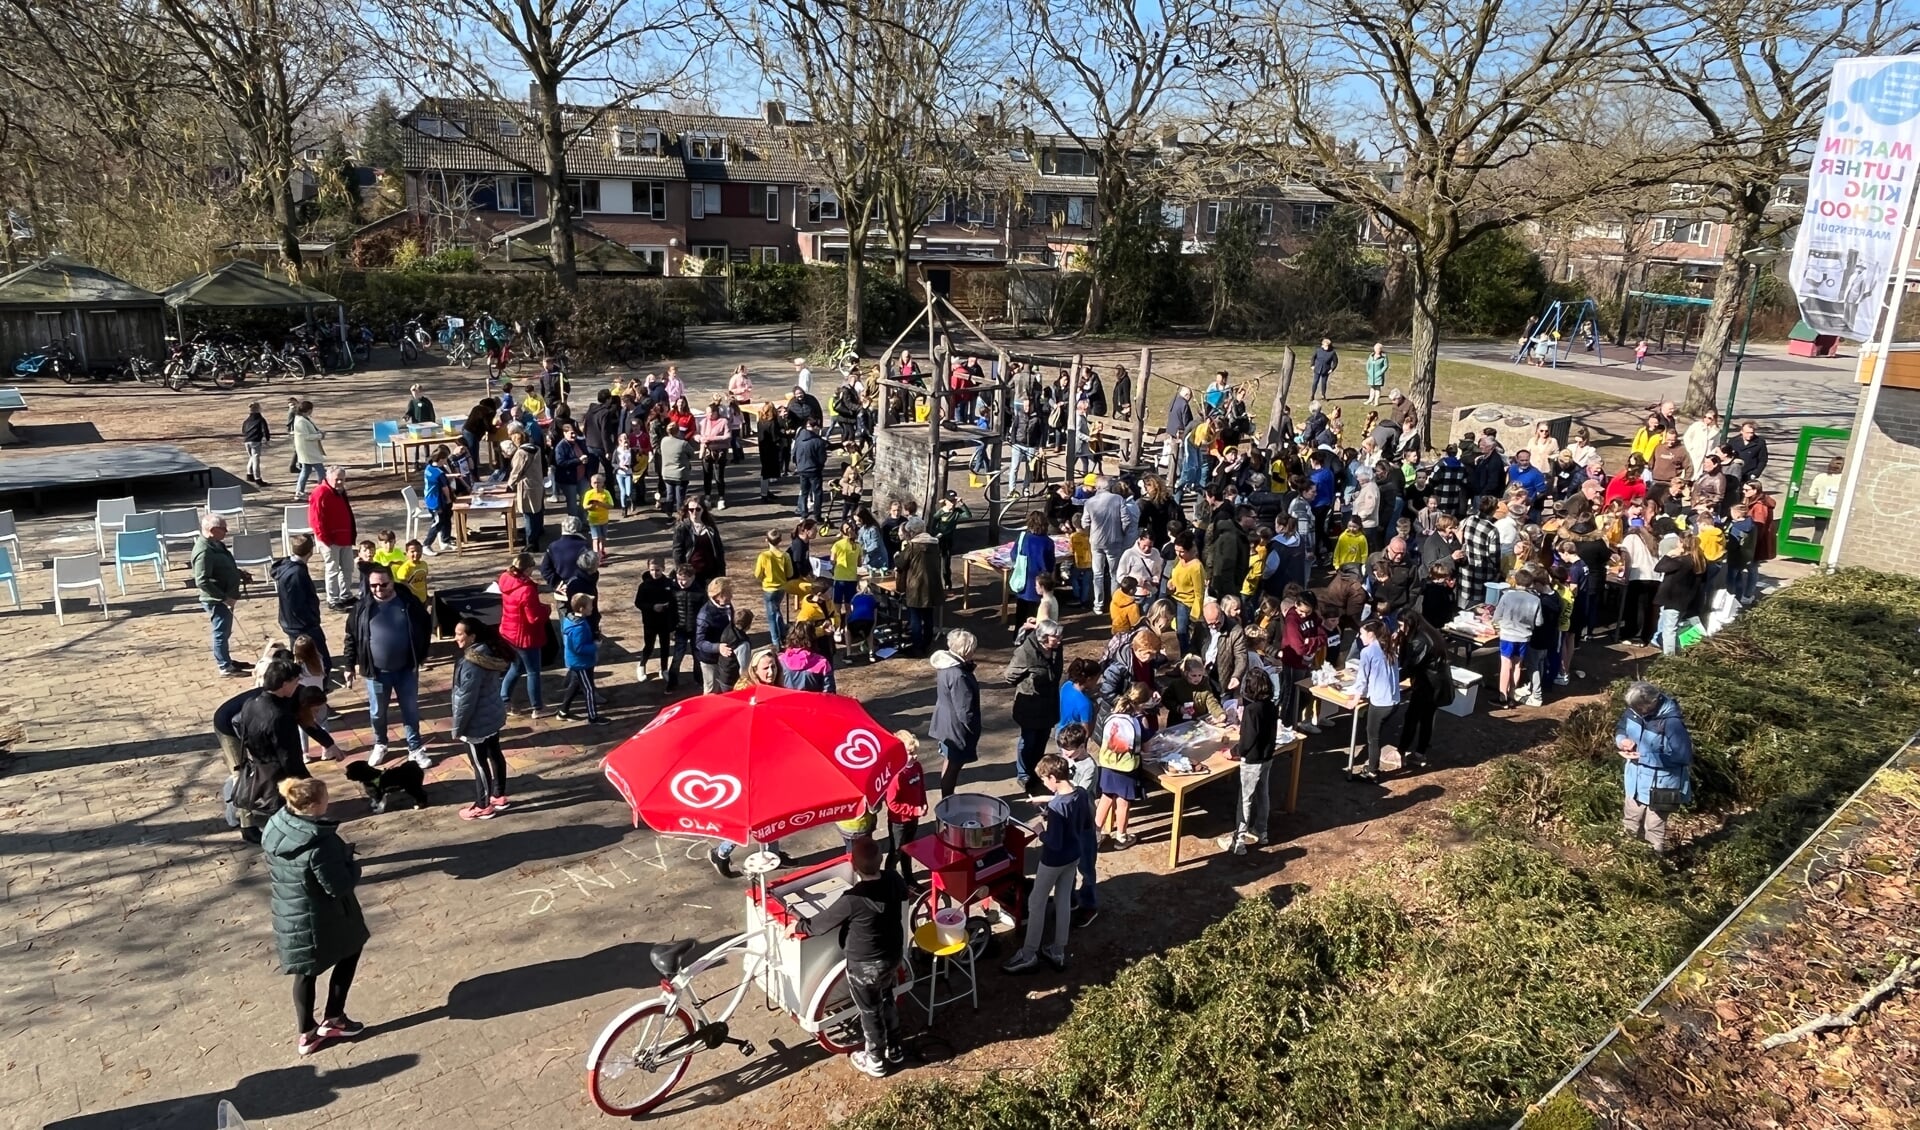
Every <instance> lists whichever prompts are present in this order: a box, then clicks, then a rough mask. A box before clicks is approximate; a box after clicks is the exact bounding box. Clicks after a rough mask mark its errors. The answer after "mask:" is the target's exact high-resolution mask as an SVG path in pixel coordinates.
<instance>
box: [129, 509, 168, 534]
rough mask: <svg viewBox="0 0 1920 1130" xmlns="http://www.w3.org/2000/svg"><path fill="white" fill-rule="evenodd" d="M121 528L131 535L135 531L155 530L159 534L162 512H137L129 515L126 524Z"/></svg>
mask: <svg viewBox="0 0 1920 1130" xmlns="http://www.w3.org/2000/svg"><path fill="white" fill-rule="evenodd" d="M120 528H121V529H122V530H125V531H127V532H129V533H130V532H132V531H134V530H153V531H154V532H156V533H158V532H159V530H160V512H159V511H158V510H136V511H134V512H133V513H131V514H129V515H127V519H126V522H125V523H124V524H122V525H121V527H120Z"/></svg>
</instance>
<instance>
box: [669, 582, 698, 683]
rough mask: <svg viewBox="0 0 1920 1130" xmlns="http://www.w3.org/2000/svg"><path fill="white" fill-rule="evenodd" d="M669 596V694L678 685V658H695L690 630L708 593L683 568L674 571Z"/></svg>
mask: <svg viewBox="0 0 1920 1130" xmlns="http://www.w3.org/2000/svg"><path fill="white" fill-rule="evenodd" d="M669 595H670V596H671V597H672V599H673V613H674V616H673V650H672V652H671V653H670V654H669V656H668V658H667V663H666V671H667V690H668V692H672V691H673V690H674V689H675V688H677V687H678V686H679V685H680V657H681V656H683V655H692V654H694V651H693V628H694V625H695V624H696V623H698V622H699V619H700V606H701V605H703V604H705V603H706V602H707V590H706V589H705V588H703V587H701V585H700V579H699V578H698V577H697V576H695V575H694V572H693V566H691V565H682V566H680V567H678V568H677V569H675V570H674V573H673V585H672V587H671V589H670V590H669Z"/></svg>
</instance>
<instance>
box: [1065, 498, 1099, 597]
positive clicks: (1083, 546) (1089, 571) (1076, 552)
mask: <svg viewBox="0 0 1920 1130" xmlns="http://www.w3.org/2000/svg"><path fill="white" fill-rule="evenodd" d="M1067 545H1068V546H1069V547H1070V548H1071V549H1072V550H1073V567H1072V568H1070V569H1068V570H1067V583H1068V584H1070V585H1072V586H1073V599H1074V601H1075V602H1076V603H1078V604H1079V605H1080V606H1081V607H1082V608H1091V607H1093V539H1091V538H1089V537H1088V536H1087V523H1086V521H1085V519H1083V518H1081V517H1080V516H1079V515H1077V514H1076V515H1075V516H1074V519H1073V529H1072V530H1071V531H1070V532H1069V533H1068V534H1067Z"/></svg>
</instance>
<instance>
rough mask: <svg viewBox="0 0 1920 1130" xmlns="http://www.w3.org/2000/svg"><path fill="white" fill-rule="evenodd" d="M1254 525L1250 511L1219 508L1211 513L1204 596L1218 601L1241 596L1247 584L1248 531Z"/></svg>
mask: <svg viewBox="0 0 1920 1130" xmlns="http://www.w3.org/2000/svg"><path fill="white" fill-rule="evenodd" d="M1252 522H1253V508H1252V507H1250V506H1242V507H1240V508H1239V509H1238V510H1234V509H1233V508H1231V507H1229V506H1226V505H1224V504H1223V505H1221V506H1218V507H1216V508H1215V509H1214V511H1213V516H1212V524H1211V525H1209V526H1208V527H1207V548H1206V551H1205V553H1204V554H1203V556H1202V561H1203V563H1204V564H1205V565H1206V567H1207V593H1208V595H1210V596H1212V597H1214V598H1215V599H1218V598H1220V597H1223V596H1229V595H1232V596H1238V595H1240V589H1241V586H1243V585H1245V584H1246V581H1247V558H1248V555H1249V553H1250V551H1251V550H1252V546H1251V544H1250V543H1249V542H1248V540H1247V527H1248V526H1249V525H1251V524H1252Z"/></svg>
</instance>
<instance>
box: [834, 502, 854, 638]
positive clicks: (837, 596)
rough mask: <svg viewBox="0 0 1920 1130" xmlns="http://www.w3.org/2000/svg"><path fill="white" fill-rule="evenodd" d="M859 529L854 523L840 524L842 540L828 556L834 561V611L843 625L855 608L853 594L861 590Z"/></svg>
mask: <svg viewBox="0 0 1920 1130" xmlns="http://www.w3.org/2000/svg"><path fill="white" fill-rule="evenodd" d="M858 535H859V529H858V527H856V526H855V525H854V524H853V523H852V522H842V523H841V524H840V540H838V541H836V542H834V543H833V548H832V549H831V550H830V551H828V556H829V557H830V558H832V560H833V610H834V612H835V613H836V614H837V615H838V616H839V618H840V621H841V623H845V622H846V619H847V611H848V609H850V608H852V607H853V594H854V593H855V592H857V591H859V588H860V557H861V553H860V538H859V536H858Z"/></svg>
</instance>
